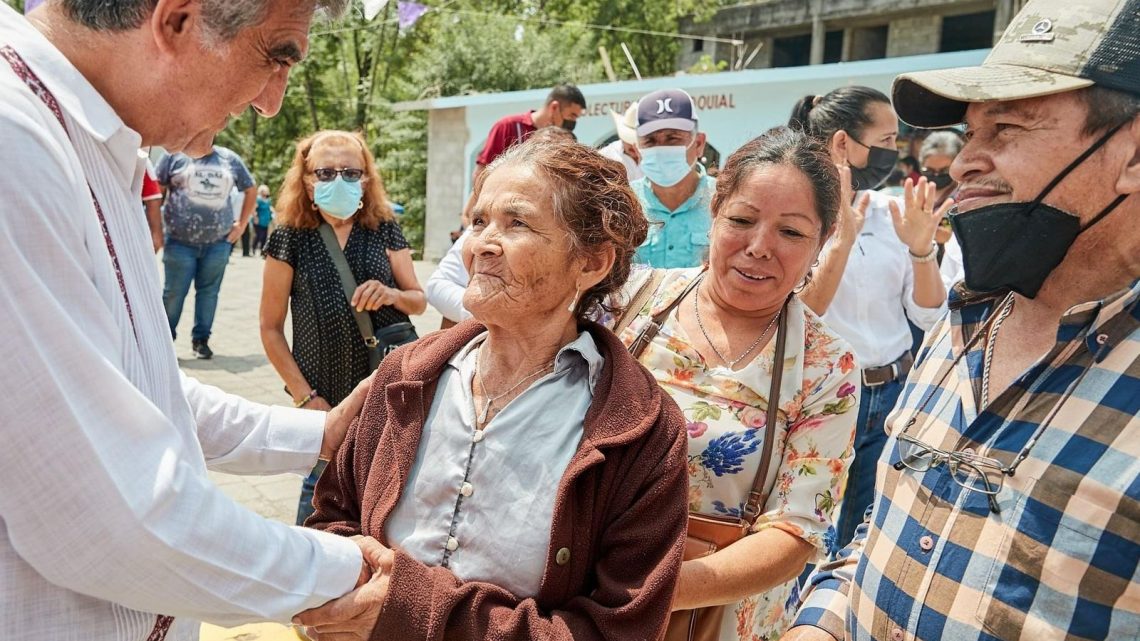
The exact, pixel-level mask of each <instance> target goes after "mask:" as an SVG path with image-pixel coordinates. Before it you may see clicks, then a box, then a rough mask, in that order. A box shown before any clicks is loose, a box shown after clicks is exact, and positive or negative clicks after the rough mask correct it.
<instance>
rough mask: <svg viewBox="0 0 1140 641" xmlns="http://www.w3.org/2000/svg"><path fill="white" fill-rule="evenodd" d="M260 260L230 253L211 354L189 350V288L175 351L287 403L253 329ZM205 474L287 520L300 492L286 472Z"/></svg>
mask: <svg viewBox="0 0 1140 641" xmlns="http://www.w3.org/2000/svg"><path fill="white" fill-rule="evenodd" d="M262 265H264V261H263V260H262V259H261V258H257V257H249V258H246V257H244V256H242V255H241V251H240V250H239V251H236V252H234V254H233V257H231V258H230V263H229V266H228V267H227V268H226V276H225V280H223V281H222V291H221V294H220V295H219V297H218V311H217V316H216V318H215V320H214V331H213V335H212V336H211V337H210V347H211V348H212V349H213V350H214V358H213V359H211V360H197V359H195V358H194V356H193V354H192V353H191V351H190V327H191V326H192V325H193V324H194V321H193V316H194V304H193V299H194V291H193V288H191V291H190V295H189V296H188V297H187V299H186V305H185V306H184V307H183V310H182V320H181V322H180V323H179V325H178V340H177V341H175V351H176V352H177V354H178V362H179V364H180V365H181V366H182V369H183V371H185V372H186V374H187V375H189V376H194V377H196V378H197V379H198V380H200V381H202V382H204V383H209V384H210V385H216V386H218V387H220V388H222V389H223V390H225V391H227V392H230V393H233V394H238V395H240V396H243V397H245V398H248V399H250V400H252V401H259V402H262V403H272V404H279V405H280V404H285V403H290V402H291V399H290V398H289V396H288V395H287V394H285V391H284V389H283V384H282V382H281V379H280V377H278V376H277V372H276V371H274V369H273V366H272V365H270V364H269V361H268V359H266V358H265V350H264V349H262V347H261V336H260V333H259V331H258V305H259V302H260V300H261V268H262ZM160 269H161V267H160ZM434 269H435V264H434V263H424V262H421V263H416V275H417V277H418V278H419V279H420V284H421V285H422V284H424V283H426V282H427V278H428V276H430V275H431V273H432V271H433V270H434ZM412 320H413V322H414V323H415V325H416V328H417V330H418V331H419V334H420V335H421V336H422V335H423V334H425V333H427V332H429V331H432V330H436V329H439V323H440V315H439V312H437V311H435V309H433V308H432V307H430V306H429V307H428V310H427V312H426V313H425V314H423V315H422V316H417V317H414V318H413V319H412ZM289 326H290V322H289V321H286V322H285V327H286V332H287V333H288V331H289ZM210 476H211V478H213V479H214V482H215V483H217V484H218V486H220V487H221V488H222V490H224V491H225V493H226V494H228V495H229V496H231V497H233V498H234V499H235V500H237V501H239V502H241V503H242V504H244V505H246V506H247V507H249V508H250V509H252V510H254V511H256V512H257V513H259V514H261V515H262V516H265V517H268V518H271V519H276V520H278V521H283V522H286V523H290V524H292V523H293V519H294V517H295V515H296V512H297V499H298V497H299V496H300V493H301V479H300V477H298V476H294V475H292V474H283V475H278V476H232V475H229V474H221V473H211V474H210Z"/></svg>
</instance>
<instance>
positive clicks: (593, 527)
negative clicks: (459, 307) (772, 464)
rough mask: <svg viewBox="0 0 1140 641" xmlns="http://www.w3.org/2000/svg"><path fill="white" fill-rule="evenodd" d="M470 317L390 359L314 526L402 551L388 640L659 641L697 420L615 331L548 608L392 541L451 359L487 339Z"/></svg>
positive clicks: (561, 535) (323, 486) (557, 526)
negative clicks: (687, 417)
mask: <svg viewBox="0 0 1140 641" xmlns="http://www.w3.org/2000/svg"><path fill="white" fill-rule="evenodd" d="M483 329H484V328H483V326H482V325H480V324H479V323H477V322H475V321H466V322H464V323H462V324H460V325H458V326H456V327H454V328H452V329H450V330H447V331H443V332H436V333H434V334H431V335H428V336H425V337H424V338H422V339H420V340H419V341H417V342H416V343H413V344H411V345H408V346H406V347H402V348H400V349H399V350H397V351H395V352H393V353H392V355H390V356H389V357H388V358H386V359H384V362H383V363H382V364H381V366H380V368H379V369H378V370H377V372H376V374H375V375H373V378H372V389H371V391H370V392H369V395H368V398H367V400H366V401H365V403H364V409H363V412H362V413H361V416H360V418H358V419H357V420H356V421H355V422H354V423H353V425H352V426H351V427H350V428H349V432H348V437H347V438H346V440H345V443H344V445H343V446H342V447H341V448H340V451H339V452H338V453H337V457H336V460H335V461H333V462H332V463H331V464H330V465H329V468H328V470H326V471H325V473H324V475H323V476H322V477H321V480H320V482H319V483H318V484H317V490H316V497H315V504H316V513H315V514H314V515H313V517H312V518H311V519H309V521H308V523H307V525H309V526H310V527H315V528H318V529H323V530H328V531H330V532H335V533H337V534H341V535H345V536H348V535H354V534H367V535H370V536H373V537H375V538H377V539H379V540H380V541H382V542H384V543H385V545H388V546H389V547H392V548H394V549H395V550H396V559H395V563H394V566H393V568H392V575H391V578H390V583H389V592H388V597H387V599H386V601H385V602H384V605H383V608H382V610H381V613H380V618H379V620H378V621H377V623H376V627H375V629H374V631H373V633H372V637H371V638H372V639H373V640H375V641H380V640H385V641H388V640H392V641H414V640H425V641H426V640H432V641H435V640H444V639H447V640H455V641H460V640H462V641H475V640H483V639H493V640H495V641H515V640H518V641H522V640H524V639H525V640H531V639H534V640H542V641H548V640H549V641H559V640H569V639H576V640H579V641H585V640H593V639H599V640H600V639H608V640H611V641H653V640H654V639H658V638H660V636H661V635H662V634H663V632H664V626H665V623H666V620H667V619H668V616H669V611H670V606H671V604H672V600H673V590H674V588H675V586H676V582H677V577H678V574H679V572H680V567H681V554H682V550H683V547H684V535H685V525H686V518H687V515H688V509H687V505H686V495H687V480H686V479H687V475H686V454H687V450H686V447H687V441H686V438H687V437H686V433H685V427H684V426H685V421H684V417H683V416H682V414H681V411H680V410H679V409H678V408H677V406H676V404H674V402H673V401H672V399H670V398H669V397H668V395H666V394H664V393H662V391H661V389H660V388H659V387H658V386H657V383H656V381H654V380H653V377H652V376H651V375H650V374H649V373H648V372H646V371H645V369H644V368H642V367H641V365H640V364H638V363H637V362H636V361H635V360H634V359H633V358H631V357H630V356H629V354H628V353H627V352H626V350H625V348H624V347H623V346H622V344H621V342H620V341H618V340H617V338H615V337H614V335H613V334H611V333H610V332H609V331H608V330H605V329H603V328H601V327H600V326H597V325H593V324H591V325H589V326H588V328H587V329H588V330H589V332H590V333H591V335H592V336H593V338H594V340H595V342H596V343H597V345H598V347H599V351H600V353H601V354H602V356H604V357H605V367H604V369H603V371H602V375H601V377H600V379H599V380H598V383H597V385H596V387H595V389H594V400H593V403H592V404H591V406H590V409H589V411H588V412H587V414H586V417H585V423H584V434H583V437H582V440H581V442H580V444H579V446H578V451H577V452H575V454H574V456H573V458H572V459H571V461H570V464H569V466H568V467H567V468H566V473H565V475H564V476H563V477H562V480H561V482H560V483H559V485H558V488H557V497H556V500H555V507H554V519H553V523H552V526H551V532H550V547H549V549H548V550H547V554H546V569H545V570H544V572H543V577H542V584H541V587H540V589H539V593H538V596H537V597H535V598H528V599H519V598H517V597H515V596H514V595H512V594H511V593H509V592H508V591H507V590H504V589H503V588H500V587H498V586H496V585H493V584H491V583H483V582H463V581H460V580H459V579H457V578H456V577H455V575H454V574H452V573H451V572H450V571H449V570H447V569H445V568H440V567H431V566H426V565H424V564H423V563H420V562H419V561H417V560H415V559H414V558H412V557H411V556H409V555H408V554H407V553H404V552H402V551H400V549H399V547H400V542H399V541H389V540H388V539H387V537H386V536H385V531H384V525H385V523H386V521H387V519H388V517H389V515H390V514H391V513H392V510H393V509H394V508H395V506H396V503H397V502H398V501H399V499H400V495H401V493H402V492H403V491H404V488H405V485H406V484H407V480H408V475H409V473H410V471H411V468H412V465H413V463H414V462H415V460H416V452H417V450H418V448H419V441H420V436H421V434H422V431H423V424H424V420H425V419H426V417H427V415H428V410H429V409H430V407H431V403H432V402H433V399H434V396H435V385H436V382H437V381H438V378H439V376H440V374H441V373H442V371H443V368H444V367H445V365H446V363H447V361H448V359H449V358H451V356H452V355H454V354H455V353H456V352H458V351H459V350H460V349H461V348H462V347H463V346H464V345H466V344H467V343H468V342H470V341H471V339H473V338H474V337H475V336H477V335H478V334H479V333H480V332H481V331H483Z"/></svg>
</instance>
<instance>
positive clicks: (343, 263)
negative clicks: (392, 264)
mask: <svg viewBox="0 0 1140 641" xmlns="http://www.w3.org/2000/svg"><path fill="white" fill-rule="evenodd" d="M317 229H318V231H320V233H321V240H323V241H324V242H325V249H326V250H328V252H329V258H331V259H332V262H333V266H335V267H336V273H337V275H338V276H340V286H341V287H342V288H343V289H344V302H345V304H346V305H348V307H349V309H350V310H351V311H352V317H353V318H355V319H356V327H357V329H359V330H360V337H361V338H362V339H364V344H365V345H367V346H368V347H369V348H373V347H376V345H377V341H376V334H375V332H374V331H373V330H372V317H370V316H369V315H368V312H362V311H358V310H357V309H356V308H355V307H353V306H352V295H353V294H355V293H356V286H357V285H356V278H355V277H354V276H353V275H352V269H350V268H349V266H348V259H347V258H345V257H344V250H343V249H341V248H340V243H339V242H337V239H336V232H335V231H333V228H332V225H330V224H328V223H321V226H320V227H318V228H317Z"/></svg>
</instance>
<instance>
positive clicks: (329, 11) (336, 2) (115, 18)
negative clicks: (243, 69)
mask: <svg viewBox="0 0 1140 641" xmlns="http://www.w3.org/2000/svg"><path fill="white" fill-rule="evenodd" d="M157 2H158V0H117V1H116V2H107V1H106V0H60V5H61V6H62V7H63V11H64V13H66V14H67V16H68V17H70V18H71V19H72V20H74V21H75V22H77V23H79V24H81V25H83V26H84V27H87V28H88V29H92V30H94V31H127V30H130V29H137V28H138V27H140V26H142V24H143V22H144V21H146V19H147V17H148V16H150V14H151V12H152V11H154V6H155V4H156V3H157ZM272 2H273V0H201V3H202V19H203V21H204V22H205V30H206V33H207V34H208V35H209V37H210V38H211V39H216V40H218V41H221V42H227V41H230V40H233V38H234V37H235V36H237V34H238V33H240V32H241V31H242V30H243V29H246V28H247V27H251V26H253V25H255V24H257V23H259V22H261V20H262V19H263V18H264V17H265V14H266V13H268V11H269V6H270V4H271V3H272ZM348 3H349V0H315V5H316V6H315V9H317V10H320V11H321V12H323V13H324V14H325V15H328V16H329V17H333V18H335V17H339V16H340V15H341V14H343V13H344V11H345V10H346V9H347V8H348Z"/></svg>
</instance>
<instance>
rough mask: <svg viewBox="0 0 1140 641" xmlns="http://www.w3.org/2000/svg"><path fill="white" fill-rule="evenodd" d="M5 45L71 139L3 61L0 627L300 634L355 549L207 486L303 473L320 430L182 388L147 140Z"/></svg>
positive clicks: (6, 15)
mask: <svg viewBox="0 0 1140 641" xmlns="http://www.w3.org/2000/svg"><path fill="white" fill-rule="evenodd" d="M3 45H8V46H11V47H12V48H13V49H14V50H15V51H17V52H18V53H19V54H20V56H21V57H22V58H23V59H24V60H25V61H26V63H27V64H28V66H29V67H30V68H31V69H32V70H33V71H34V72H35V73H36V75H38V76H39V78H40V79H41V80H42V81H43V83H44V84H45V85H46V86H47V88H48V89H49V90H50V91H51V92H52V93H53V94H54V95H55V97H56V98H57V100H58V101H59V103H60V105H61V108H62V110H63V112H64V119H65V121H66V124H67V131H65V130H64V129H63V128H62V127H61V126H60V124H59V122H58V121H57V120H56V118H55V116H54V115H53V114H52V113H51V111H50V110H49V109H48V108H47V106H46V105H45V104H44V103H43V102H42V101H41V100H40V99H39V98H38V97H36V96H35V95H34V94H33V93H32V92H31V91H30V90H29V89H28V87H27V86H26V85H25V84H24V82H23V81H22V80H20V79H19V78H18V77H17V76H16V75H15V73H13V71H12V69H11V68H10V66H9V65H8V63H7V62H6V61H4V60H3V59H0V167H3V171H2V172H0V192H2V193H3V194H4V197H3V199H2V200H0V270H2V271H0V274H2V278H0V319H2V320H0V323H2V329H3V332H2V334H0V336H2V337H3V338H2V340H3V345H4V349H3V352H4V354H5V362H4V365H3V367H2V368H0V386H2V389H4V390H5V400H4V402H3V403H0V425H2V426H3V430H4V446H3V447H2V448H0V487H3V488H4V489H3V491H2V492H0V629H3V631H4V633H5V636H6V637H7V638H9V639H16V640H25V639H26V640H29V641H31V640H34V641H47V640H51V641H70V640H75V641H79V640H83V641H136V640H138V641H141V640H144V639H146V638H147V636H148V635H149V634H150V632H151V630H152V628H153V627H154V624H155V613H158V614H166V615H173V616H175V617H177V619H176V624H175V627H174V629H173V630H172V631H171V633H170V634H169V635H168V636H167V639H190V638H194V639H196V638H197V633H198V625H197V623H196V622H195V621H194V620H195V619H201V620H208V621H211V622H214V623H219V624H223V625H236V624H241V623H247V622H251V621H256V620H266V619H270V620H288V619H289V618H290V617H291V616H292V615H293V614H295V613H297V612H298V611H301V610H304V609H307V608H310V607H313V606H316V605H319V604H321V603H323V602H325V601H327V600H328V599H330V598H334V597H337V596H339V595H341V594H343V593H344V592H346V591H347V590H349V589H351V588H352V587H353V585H354V584H355V580H356V578H357V576H358V575H359V573H360V569H361V562H362V561H361V556H360V553H359V551H358V549H357V548H356V545H355V544H353V543H352V542H351V541H349V540H347V539H342V538H339V537H335V536H329V535H327V534H325V533H322V532H316V531H311V530H303V529H300V528H291V527H289V526H286V525H284V524H282V523H277V522H271V521H268V520H266V519H263V518H261V517H259V516H257V515H256V514H255V513H253V512H252V511H250V510H248V509H246V508H244V507H242V506H241V505H239V504H237V503H235V502H234V501H232V500H230V499H229V498H227V497H226V496H225V495H224V494H222V492H221V491H219V490H218V489H217V487H215V486H214V485H213V483H211V481H210V479H209V478H208V477H207V473H206V469H207V463H208V464H209V465H210V467H211V468H213V469H217V470H223V471H227V472H244V473H251V474H273V473H280V472H284V471H297V472H300V471H304V470H306V469H307V468H309V467H310V466H311V465H312V464H313V463H314V462H315V460H316V453H317V451H318V449H319V447H320V443H321V438H322V434H321V429H320V427H321V424H322V423H323V417H324V415H323V414H320V413H315V412H305V411H301V410H294V409H292V408H278V407H274V408H270V407H267V406H263V405H258V404H254V403H250V402H247V401H244V400H242V399H240V398H238V397H236V396H232V395H229V394H226V393H224V392H222V391H221V390H219V389H217V388H214V387H209V386H205V385H201V384H199V383H197V382H196V381H194V380H192V379H188V378H184V377H182V376H181V374H180V373H179V370H178V364H177V360H176V359H175V355H174V349H173V344H172V343H171V340H170V328H169V326H168V325H167V320H166V314H165V312H164V311H163V307H162V301H161V296H160V292H161V290H160V287H159V277H158V268H157V265H156V263H155V260H154V255H153V251H152V248H151V245H150V233H149V230H148V227H147V222H146V218H145V217H144V216H143V215H142V213H141V212H140V211H139V207H138V203H139V194H140V187H141V181H142V175H143V171H144V170H145V162H144V161H143V160H141V159H140V158H139V156H138V149H139V145H140V142H141V139H140V136H139V134H137V133H136V132H134V131H132V130H131V129H129V128H128V127H127V126H126V125H125V124H124V123H123V122H122V120H120V119H119V117H118V116H117V115H116V114H115V112H114V111H113V110H112V108H111V107H110V105H109V104H108V103H107V102H106V101H105V100H104V99H103V98H102V97H101V96H100V95H99V94H98V93H97V92H96V91H95V89H94V88H93V87H92V86H91V85H90V84H89V83H88V82H87V80H86V79H85V78H84V77H83V76H82V75H81V74H80V73H79V72H78V71H77V70H76V69H75V67H74V66H72V65H71V63H69V62H68V61H67V59H66V58H64V57H63V55H62V54H61V53H60V52H59V51H58V50H57V49H55V48H54V47H53V46H52V45H51V44H50V43H49V42H48V41H47V40H46V39H45V38H44V37H43V36H42V35H41V34H40V33H39V32H38V31H36V30H35V29H34V28H33V27H32V26H31V25H30V24H29V23H28V22H27V21H26V20H25V19H24V18H23V16H21V15H19V14H18V13H16V12H15V11H13V10H12V9H11V8H9V7H8V6H7V5H0V46H3ZM67 132H70V134H71V137H70V139H69V137H68V133H67ZM89 184H90V190H93V191H94V193H95V195H96V197H97V198H98V200H99V203H100V204H101V206H102V209H103V212H104V214H105V216H106V221H107V228H108V232H109V235H110V238H111V241H112V243H113V245H114V247H115V250H116V254H117V256H118V258H119V262H120V264H121V266H122V276H123V280H124V286H125V289H126V292H127V296H128V299H129V300H130V303H131V309H132V311H133V314H134V321H135V323H134V328H133V329H132V323H131V319H130V318H129V317H128V313H127V307H126V305H125V304H124V301H123V295H122V293H121V292H120V289H119V284H118V282H117V279H116V275H115V271H114V268H113V266H112V262H111V258H110V254H109V252H108V250H107V246H106V243H105V242H104V238H103V232H102V229H101V227H100V224H99V221H98V218H97V216H96V213H95V208H94V206H93V204H92V198H91V191H89V188H88V185H89ZM251 331H253V328H251Z"/></svg>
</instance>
